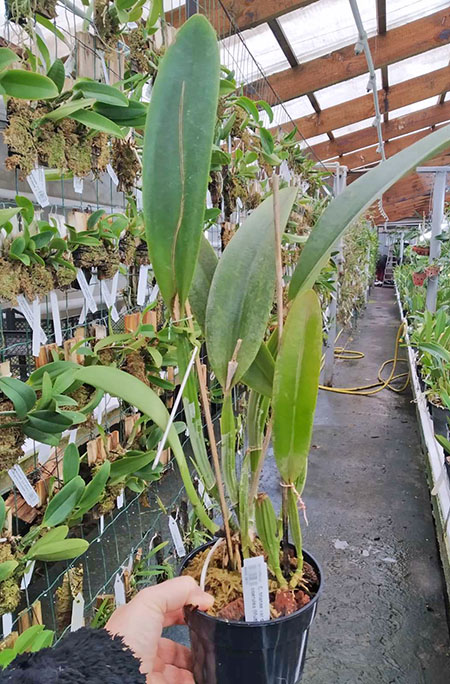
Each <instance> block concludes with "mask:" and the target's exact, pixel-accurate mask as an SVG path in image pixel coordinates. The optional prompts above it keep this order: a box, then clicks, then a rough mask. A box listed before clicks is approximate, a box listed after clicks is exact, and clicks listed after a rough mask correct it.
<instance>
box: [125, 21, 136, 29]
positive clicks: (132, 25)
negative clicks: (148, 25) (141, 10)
mask: <svg viewBox="0 0 450 684" xmlns="http://www.w3.org/2000/svg"><path fill="white" fill-rule="evenodd" d="M127 28H129V29H137V28H138V25H137V24H136V22H135V21H128V22H127Z"/></svg>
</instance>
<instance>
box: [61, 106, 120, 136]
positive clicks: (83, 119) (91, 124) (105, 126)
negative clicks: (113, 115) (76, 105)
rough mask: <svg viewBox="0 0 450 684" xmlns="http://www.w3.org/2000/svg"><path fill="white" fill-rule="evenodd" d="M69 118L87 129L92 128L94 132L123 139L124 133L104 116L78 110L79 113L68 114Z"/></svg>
mask: <svg viewBox="0 0 450 684" xmlns="http://www.w3.org/2000/svg"><path fill="white" fill-rule="evenodd" d="M69 118H70V119H75V121H78V123H82V124H84V125H85V126H86V127H87V128H92V130H94V131H101V132H102V133H107V134H108V135H113V136H114V137H116V138H123V137H124V131H123V130H122V129H121V128H120V127H119V126H118V125H117V124H115V123H114V121H110V119H107V118H106V116H103V115H102V114H98V112H92V111H91V110H84V109H80V110H79V111H77V112H73V114H70V115H69Z"/></svg>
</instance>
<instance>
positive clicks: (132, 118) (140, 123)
mask: <svg viewBox="0 0 450 684" xmlns="http://www.w3.org/2000/svg"><path fill="white" fill-rule="evenodd" d="M147 109H148V105H147V104H145V103H144V102H137V101H135V100H130V101H129V103H128V107H122V106H120V107H118V106H115V105H107V104H104V103H102V102H96V103H95V105H94V110H95V111H96V112H98V113H99V114H102V115H103V116H105V117H106V118H107V119H109V120H110V121H113V122H114V123H116V124H117V125H118V126H129V127H130V128H131V127H132V128H144V126H145V120H146V118H147Z"/></svg>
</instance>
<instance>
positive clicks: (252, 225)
mask: <svg viewBox="0 0 450 684" xmlns="http://www.w3.org/2000/svg"><path fill="white" fill-rule="evenodd" d="M296 194H297V190H296V188H284V189H283V190H281V191H280V223H281V228H282V230H283V229H284V226H285V225H286V223H287V220H288V218H289V214H290V213H291V210H292V205H293V203H294V200H295V197H296ZM274 288H275V228H274V215H273V198H272V197H268V198H267V199H266V200H264V202H262V204H260V205H259V207H258V208H257V209H255V211H253V212H252V213H251V214H250V216H249V217H248V218H247V219H246V220H245V222H244V223H243V225H242V226H241V227H240V228H239V230H238V231H237V232H236V234H235V235H234V236H233V238H232V240H231V241H230V243H229V244H228V246H227V248H226V249H225V251H224V253H223V255H222V257H221V259H220V261H219V264H218V266H217V268H216V270H215V273H214V276H213V279H212V283H211V289H210V292H209V297H208V304H207V308H206V330H205V337H206V344H207V348H208V357H209V361H210V363H211V367H212V369H213V371H214V372H215V374H216V377H217V379H218V380H219V382H220V384H221V385H222V387H226V384H227V373H228V364H229V362H230V361H231V360H232V359H233V354H234V352H235V349H236V344H237V342H238V340H242V342H241V345H240V348H239V351H238V353H237V356H236V361H237V364H238V365H237V369H236V372H235V374H234V376H233V384H235V383H236V382H238V381H239V380H240V379H241V378H242V376H243V375H244V373H245V372H246V371H247V370H248V369H249V367H250V365H251V363H252V362H253V361H254V359H255V357H256V355H257V353H258V350H259V348H260V346H261V343H262V341H263V337H264V333H265V331H266V327H267V321H268V319H269V314H270V309H271V307H272V302H273V295H274Z"/></svg>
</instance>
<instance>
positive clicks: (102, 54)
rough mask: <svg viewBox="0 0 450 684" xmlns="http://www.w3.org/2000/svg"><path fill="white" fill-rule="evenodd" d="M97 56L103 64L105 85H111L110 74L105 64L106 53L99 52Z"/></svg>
mask: <svg viewBox="0 0 450 684" xmlns="http://www.w3.org/2000/svg"><path fill="white" fill-rule="evenodd" d="M97 55H98V56H99V58H100V62H101V65H102V69H103V76H104V77H105V83H106V85H109V73H108V67H107V66H106V62H105V53H104V52H103V51H102V50H97Z"/></svg>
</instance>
